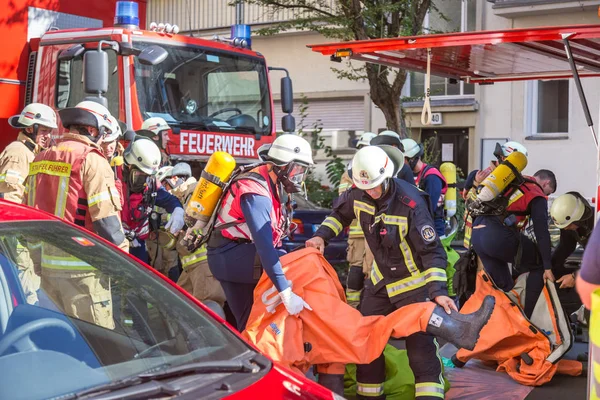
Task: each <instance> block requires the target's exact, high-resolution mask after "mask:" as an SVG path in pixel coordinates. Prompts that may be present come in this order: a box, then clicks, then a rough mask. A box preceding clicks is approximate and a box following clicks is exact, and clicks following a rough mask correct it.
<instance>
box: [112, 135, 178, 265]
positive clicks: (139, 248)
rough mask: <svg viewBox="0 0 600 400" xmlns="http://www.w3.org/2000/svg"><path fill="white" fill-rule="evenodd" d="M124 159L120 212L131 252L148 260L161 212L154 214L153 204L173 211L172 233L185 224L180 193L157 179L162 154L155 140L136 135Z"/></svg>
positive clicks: (170, 229) (158, 226)
mask: <svg viewBox="0 0 600 400" xmlns="http://www.w3.org/2000/svg"><path fill="white" fill-rule="evenodd" d="M123 159H124V161H125V164H124V169H123V174H124V179H125V190H124V192H125V193H126V197H125V207H124V208H123V212H122V214H121V215H122V218H123V228H124V229H125V234H126V237H127V239H128V240H129V242H130V246H129V253H130V254H133V255H134V256H136V257H137V258H139V259H140V260H142V261H143V262H145V263H148V262H149V260H148V251H147V250H146V239H147V238H148V235H149V234H150V232H151V231H157V230H158V229H159V228H160V219H159V218H158V215H153V214H152V212H153V210H154V207H155V206H158V207H161V208H163V209H165V210H166V211H167V213H169V214H171V217H170V219H169V221H168V222H167V224H166V225H165V229H166V230H168V231H169V232H170V233H171V234H172V235H176V234H177V233H179V231H180V230H181V229H182V228H183V226H184V225H185V221H184V215H185V213H184V211H183V206H182V205H181V202H180V201H179V200H177V197H175V196H173V195H172V194H170V193H169V192H167V191H166V190H165V188H164V187H162V186H160V185H159V184H158V182H157V181H156V173H157V172H158V169H159V165H160V160H161V154H160V150H159V149H158V147H157V146H156V144H155V143H154V142H153V141H152V140H150V139H148V138H146V137H142V136H137V137H135V138H134V140H132V141H131V142H130V143H129V145H128V146H127V148H126V149H125V152H124V153H123ZM151 217H156V218H151Z"/></svg>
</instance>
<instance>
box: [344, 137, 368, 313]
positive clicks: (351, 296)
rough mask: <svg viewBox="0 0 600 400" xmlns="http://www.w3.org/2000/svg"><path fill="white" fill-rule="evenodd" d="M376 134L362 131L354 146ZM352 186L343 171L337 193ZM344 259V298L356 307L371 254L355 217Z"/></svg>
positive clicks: (363, 143)
mask: <svg viewBox="0 0 600 400" xmlns="http://www.w3.org/2000/svg"><path fill="white" fill-rule="evenodd" d="M376 136H377V135H376V134H374V133H372V132H365V133H363V134H362V136H361V137H360V139H359V140H358V142H357V143H356V148H357V149H358V150H360V149H362V148H363V147H365V146H369V144H370V142H371V140H372V139H373V138H374V137H376ZM353 186H354V184H353V183H352V178H350V176H349V175H348V171H344V174H343V175H342V177H341V179H340V186H339V187H338V194H339V195H340V196H341V195H342V194H343V193H344V192H345V191H346V190H349V189H350V188H352V187H353ZM346 260H347V261H348V265H349V268H348V278H347V280H346V300H347V301H348V304H350V305H351V306H352V307H354V308H357V307H358V303H359V300H360V293H361V291H362V288H363V286H364V280H365V276H368V274H369V272H371V265H372V264H373V254H372V253H371V251H370V250H369V247H368V246H367V245H366V243H365V236H364V235H363V232H362V229H361V228H360V225H359V224H358V220H356V219H355V220H353V221H352V223H351V224H350V230H349V233H348V250H347V255H346Z"/></svg>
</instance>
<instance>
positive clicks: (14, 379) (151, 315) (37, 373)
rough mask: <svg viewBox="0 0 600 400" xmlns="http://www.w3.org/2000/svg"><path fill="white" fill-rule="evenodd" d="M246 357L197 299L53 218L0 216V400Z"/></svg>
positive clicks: (74, 390)
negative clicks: (6, 218) (0, 218)
mask: <svg viewBox="0 0 600 400" xmlns="http://www.w3.org/2000/svg"><path fill="white" fill-rule="evenodd" d="M32 287H34V288H36V287H40V289H39V290H37V291H35V290H34V289H32ZM249 355H256V353H254V352H253V350H251V349H250V348H249V347H248V346H247V345H246V344H245V343H244V342H243V341H242V340H241V339H239V338H238V337H236V336H235V335H233V334H232V333H231V332H230V331H229V330H228V329H227V328H226V327H225V326H224V325H222V324H220V323H218V322H217V321H216V320H215V319H213V318H212V317H211V316H210V315H208V314H207V313H205V312H204V311H203V310H202V309H201V308H200V307H199V306H198V305H197V304H195V303H194V302H193V301H191V300H189V299H188V298H186V297H185V296H184V295H182V294H181V293H180V292H178V291H177V290H176V289H175V288H173V287H172V286H170V285H168V284H166V283H165V282H164V281H163V279H162V278H161V277H160V276H159V275H157V274H155V273H153V272H152V271H150V270H148V269H147V268H145V267H144V266H142V265H141V264H138V263H136V262H135V261H134V260H133V259H131V258H129V257H128V256H127V255H126V254H125V253H122V252H120V251H116V250H114V249H113V248H111V247H110V246H108V245H106V244H105V243H103V242H101V241H100V240H98V239H96V238H95V237H93V236H91V235H88V234H86V233H84V232H83V231H81V230H79V229H76V228H73V227H71V226H69V225H66V224H64V223H62V222H59V221H43V222H42V221H23V222H5V223H0V370H1V371H3V373H2V374H0V375H1V377H0V398H5V399H8V398H12V399H14V398H23V399H25V398H27V399H29V398H54V397H57V396H65V397H64V398H70V397H69V394H73V393H77V392H79V391H81V390H85V389H89V388H93V387H97V386H99V385H106V384H108V383H111V382H117V381H122V380H123V379H125V378H127V377H132V376H137V375H138V374H141V373H148V372H152V371H161V370H163V369H166V368H173V367H178V366H185V365H186V364H189V363H217V364H218V363H223V362H225V361H232V360H236V359H242V358H243V359H245V358H246V357H248V356H249ZM9 371H11V372H9ZM17 393H18V394H19V395H18V396H16V394H17ZM15 396H16V397H15Z"/></svg>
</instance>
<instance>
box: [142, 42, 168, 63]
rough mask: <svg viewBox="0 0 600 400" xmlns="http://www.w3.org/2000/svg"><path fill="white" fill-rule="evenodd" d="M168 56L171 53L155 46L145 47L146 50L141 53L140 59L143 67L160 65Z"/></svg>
mask: <svg viewBox="0 0 600 400" xmlns="http://www.w3.org/2000/svg"><path fill="white" fill-rule="evenodd" d="M168 55H169V53H168V52H167V51H166V50H165V49H163V48H162V47H160V46H157V45H155V44H153V45H151V46H148V47H145V48H144V50H142V51H141V52H140V55H139V56H138V59H139V60H140V64H143V65H158V64H160V63H161V62H163V61H165V59H166V58H167V56H168Z"/></svg>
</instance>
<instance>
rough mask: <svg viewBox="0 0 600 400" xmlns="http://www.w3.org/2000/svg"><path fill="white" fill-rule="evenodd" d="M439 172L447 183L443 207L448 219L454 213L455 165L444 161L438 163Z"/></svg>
mask: <svg viewBox="0 0 600 400" xmlns="http://www.w3.org/2000/svg"><path fill="white" fill-rule="evenodd" d="M440 172H441V173H442V175H443V176H444V179H446V183H447V184H448V189H447V190H446V194H445V195H444V208H445V209H446V218H448V219H450V218H452V217H454V215H456V195H457V193H456V165H454V164H452V163H451V162H445V163H443V164H442V165H440Z"/></svg>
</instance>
